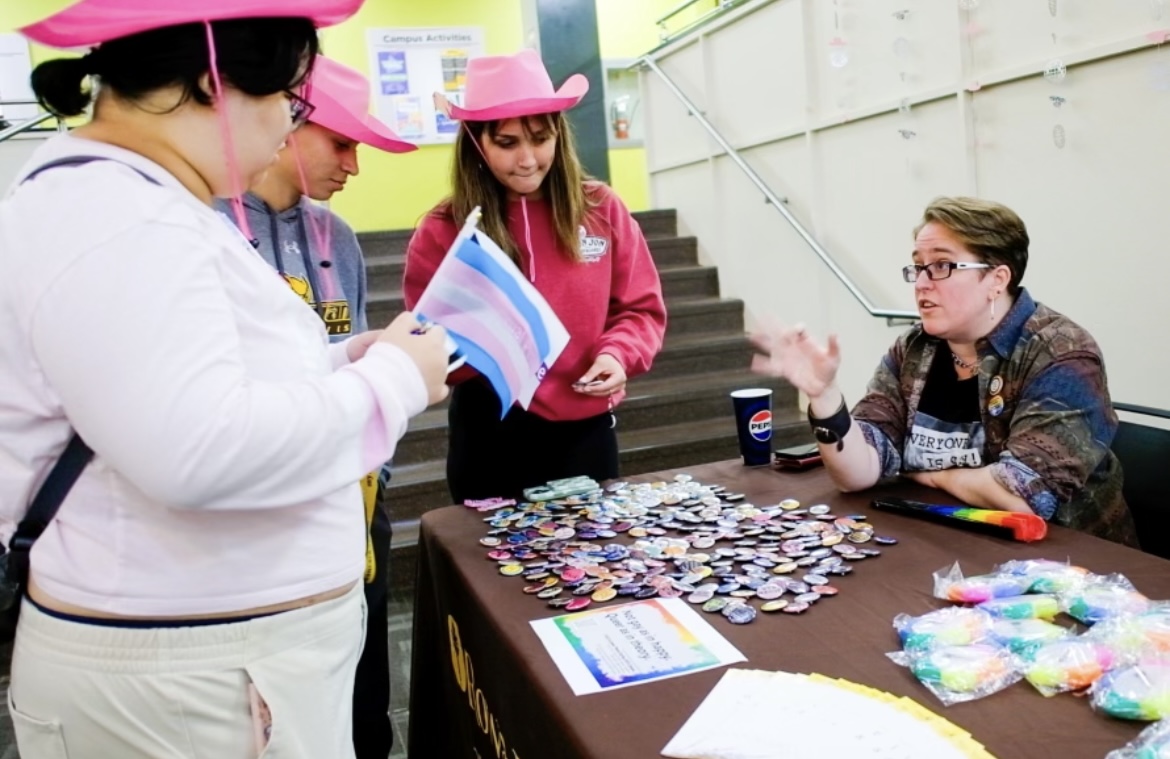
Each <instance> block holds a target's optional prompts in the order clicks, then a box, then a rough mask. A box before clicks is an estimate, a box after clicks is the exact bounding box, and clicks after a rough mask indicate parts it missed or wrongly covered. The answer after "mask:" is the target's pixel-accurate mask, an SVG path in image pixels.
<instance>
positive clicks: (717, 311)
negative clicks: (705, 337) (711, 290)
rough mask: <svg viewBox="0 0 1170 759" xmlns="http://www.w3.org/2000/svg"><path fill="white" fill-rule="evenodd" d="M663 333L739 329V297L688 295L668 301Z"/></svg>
mask: <svg viewBox="0 0 1170 759" xmlns="http://www.w3.org/2000/svg"><path fill="white" fill-rule="evenodd" d="M666 314H667V320H666V337H667V339H670V338H672V337H679V336H681V335H698V334H713V333H735V334H740V333H742V332H743V329H744V324H743V301H742V300H737V299H734V298H688V299H686V300H680V301H677V302H672V303H670V304H668V306H667V310H666Z"/></svg>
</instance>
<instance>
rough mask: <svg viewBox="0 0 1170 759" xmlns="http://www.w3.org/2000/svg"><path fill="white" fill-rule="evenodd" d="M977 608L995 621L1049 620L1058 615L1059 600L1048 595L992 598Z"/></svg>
mask: <svg viewBox="0 0 1170 759" xmlns="http://www.w3.org/2000/svg"><path fill="white" fill-rule="evenodd" d="M978 608H980V609H983V610H984V611H986V612H987V613H988V614H990V615H991V616H993V617H995V618H997V619H1047V620H1051V619H1053V618H1054V617H1055V616H1056V615H1057V614H1059V613H1060V599H1059V598H1057V597H1056V596H1053V595H1048V594H1040V595H1032V596H1015V597H1014V598H993V599H991V600H990V601H984V602H983V603H981V604H979V607H978Z"/></svg>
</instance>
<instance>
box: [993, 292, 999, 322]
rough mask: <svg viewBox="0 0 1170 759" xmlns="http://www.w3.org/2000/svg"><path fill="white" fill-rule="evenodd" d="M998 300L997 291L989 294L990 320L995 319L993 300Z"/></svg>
mask: <svg viewBox="0 0 1170 759" xmlns="http://www.w3.org/2000/svg"><path fill="white" fill-rule="evenodd" d="M997 300H999V293H992V294H991V321H995V302H996V301H997Z"/></svg>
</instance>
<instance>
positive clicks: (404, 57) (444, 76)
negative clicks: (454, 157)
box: [366, 26, 483, 145]
mask: <svg viewBox="0 0 1170 759" xmlns="http://www.w3.org/2000/svg"><path fill="white" fill-rule="evenodd" d="M366 43H367V47H368V49H369V64H370V86H371V87H373V90H374V91H373V93H372V94H373V98H374V104H375V105H374V112H375V114H376V115H377V116H378V118H380V119H382V120H383V121H385V122H386V123H387V124H389V125H390V128H391V129H393V130H394V131H395V132H397V133H398V134H399V135H401V136H402V138H403V139H406V140H410V141H411V142H417V143H418V144H420V145H436V144H442V143H451V142H454V141H455V135H456V134H457V133H458V131H459V124H458V122H455V121H451V120H450V119H448V118H447V117H446V116H444V115H443V114H441V113H439V112H438V111H436V110H435V105H434V102H433V100H432V96H433V95H434V93H436V92H441V93H442V94H444V95H446V96H447V99H448V100H450V101H451V102H452V103H454V104H456V105H462V104H463V85H464V81H465V79H466V76H467V61H468V59H469V58H474V57H476V56H479V55H483V29H481V28H480V27H476V26H460V27H444V28H426V29H389V28H383V29H368V30H367V31H366Z"/></svg>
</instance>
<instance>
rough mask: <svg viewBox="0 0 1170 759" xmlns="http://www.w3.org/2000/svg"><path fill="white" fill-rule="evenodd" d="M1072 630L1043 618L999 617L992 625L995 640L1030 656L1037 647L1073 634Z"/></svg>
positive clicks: (1012, 650) (1020, 653)
mask: <svg viewBox="0 0 1170 759" xmlns="http://www.w3.org/2000/svg"><path fill="white" fill-rule="evenodd" d="M1072 634H1073V633H1072V631H1071V630H1069V629H1068V628H1066V627H1061V626H1060V625H1054V624H1052V623H1051V622H1045V621H1044V620H1043V619H997V620H996V621H995V624H994V625H993V626H992V635H993V636H994V637H995V641H996V642H997V643H999V644H1000V645H1002V646H1004V647H1006V648H1007V649H1008V650H1009V651H1011V652H1012V653H1014V654H1019V655H1020V656H1024V657H1027V656H1030V655H1031V654H1032V653H1033V652H1034V651H1035V650H1036V649H1037V648H1039V647H1040V646H1042V645H1044V644H1045V643H1048V642H1050V641H1054V640H1062V639H1064V638H1068V637H1071V636H1072Z"/></svg>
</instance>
